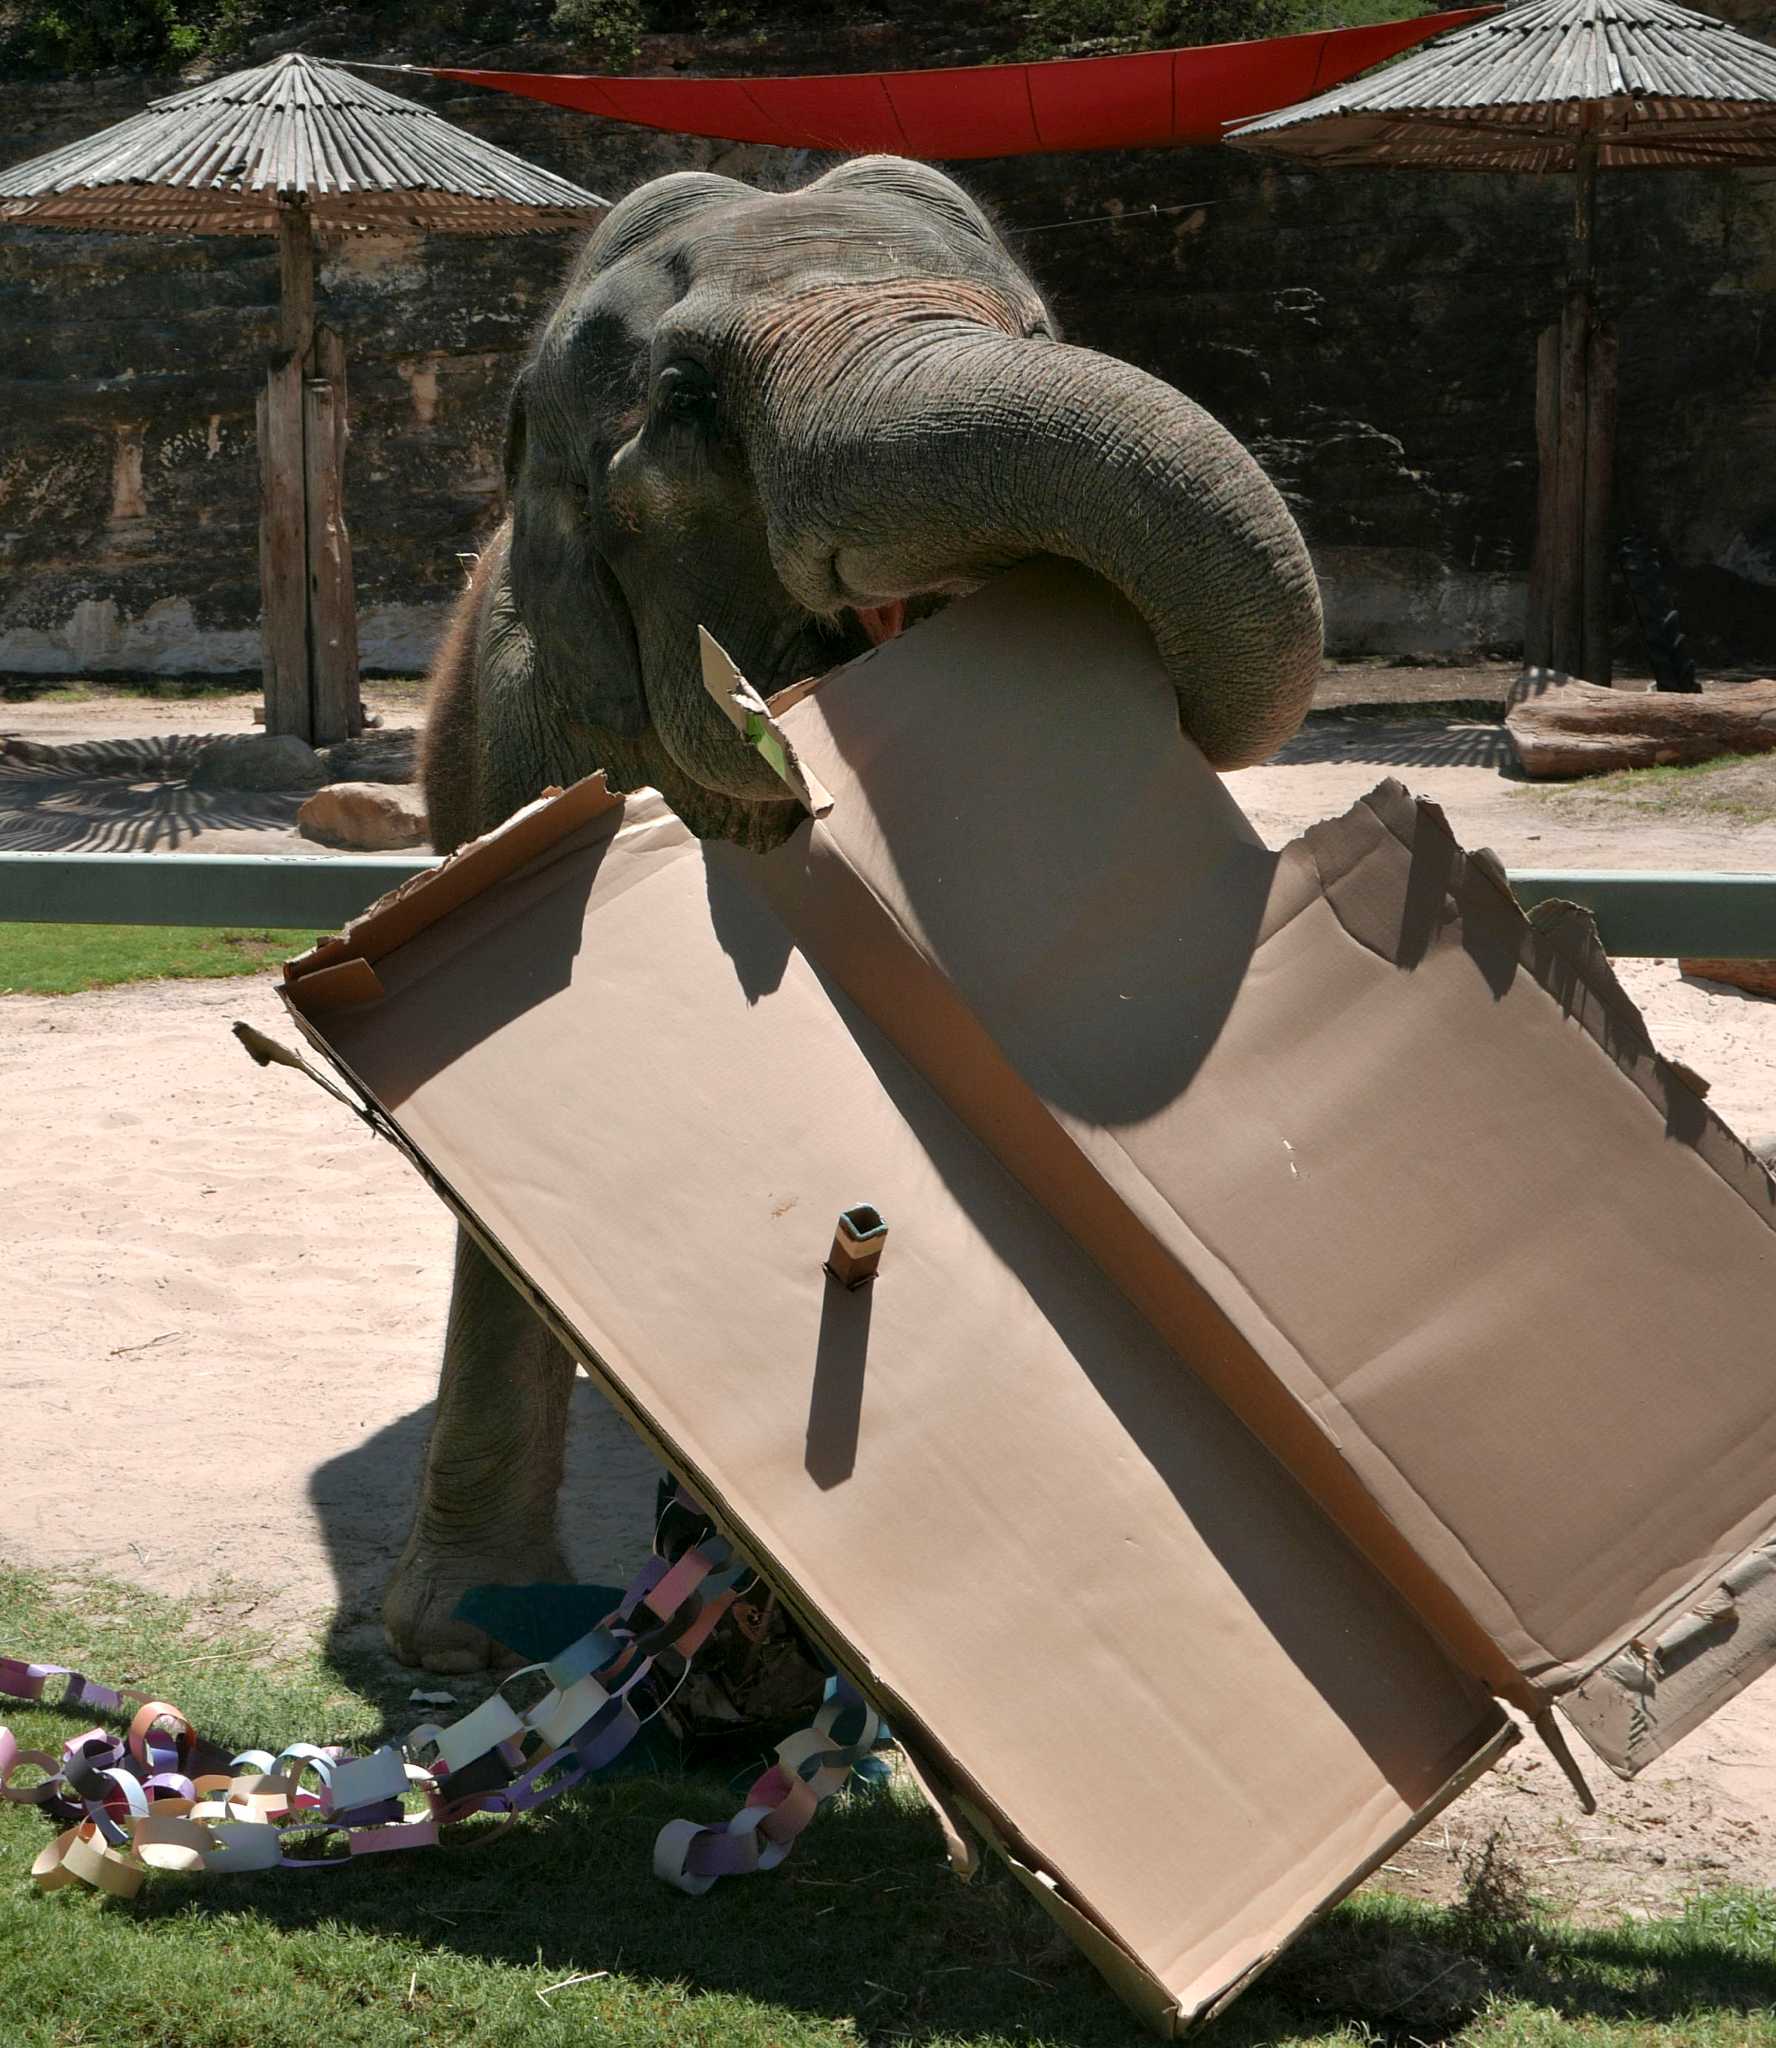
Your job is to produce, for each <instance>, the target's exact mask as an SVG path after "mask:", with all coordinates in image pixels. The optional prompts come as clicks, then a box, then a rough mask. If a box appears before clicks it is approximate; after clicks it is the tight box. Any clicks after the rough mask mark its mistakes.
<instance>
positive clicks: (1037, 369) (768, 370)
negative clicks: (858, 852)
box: [384, 156, 1322, 1671]
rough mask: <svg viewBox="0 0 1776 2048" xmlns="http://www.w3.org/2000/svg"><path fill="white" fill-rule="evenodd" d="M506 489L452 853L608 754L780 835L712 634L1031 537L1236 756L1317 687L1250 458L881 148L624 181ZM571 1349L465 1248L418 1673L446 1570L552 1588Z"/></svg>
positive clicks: (777, 622) (776, 839) (411, 1624)
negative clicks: (756, 167)
mask: <svg viewBox="0 0 1776 2048" xmlns="http://www.w3.org/2000/svg"><path fill="white" fill-rule="evenodd" d="M505 477H506V499H507V504H508V505H509V508H510V512H509V517H508V518H507V520H506V521H505V523H504V524H503V525H501V526H500V527H499V529H498V531H497V532H496V533H495V534H494V535H493V537H492V539H491V541H490V542H489V544H488V545H487V547H486V548H485V550H484V551H483V553H482V554H481V556H480V558H479V561H478V563H477V565H476V567H475V570H474V573H473V576H472V580H471V582H470V586H469V588H468V590H467V591H466V592H465V594H464V595H463V597H462V599H461V601H460V603H459V605H458V607H457V610H456V612H455V614H454V616H453V618H452V620H451V622H450V624H449V626H448V629H447V631H446V634H445V637H444V640H443V642H442V644H441V648H440V652H439V656H438V659H437V661H436V662H435V664H434V668H433V674H432V680H431V685H430V696H429V703H428V722H427V731H426V735H425V743H424V750H423V756H422V762H421V777H422V782H423V786H424V795H425V801H426V806H427V810H428V813H429V818H430V824H431V831H432V835H433V841H434V844H435V845H436V846H437V848H438V849H439V850H440V851H441V852H449V851H451V850H453V849H454V848H455V847H457V846H459V845H460V844H462V843H463V842H464V841H465V840H466V839H469V838H471V837H474V836H476V835H477V834H479V833H482V832H484V831H487V830H489V829H490V828H492V827H493V826H495V825H497V824H498V823H500V822H501V820H502V819H504V818H506V817H508V816H509V815H510V814H511V813H512V811H514V810H515V809H516V808H518V807H519V806H520V805H522V804H524V803H527V802H529V801H530V800H531V799H533V798H534V797H536V796H537V795H538V794H539V792H541V791H542V790H543V789H544V788H545V787H547V786H549V785H560V786H566V785H567V784H569V783H571V782H573V781H575V780H576V779H577V778H579V777H581V776H585V775H588V774H590V773H591V772H592V771H593V770H595V769H600V768H602V769H603V770H604V772H605V774H606V776H607V777H608V778H609V781H610V783H611V786H612V787H613V788H616V789H633V788H637V787H642V786H650V787H652V788H654V789H657V790H658V791H659V792H660V793H661V794H662V796H663V797H664V798H665V799H666V801H667V802H668V803H669V804H670V805H671V807H672V809H673V810H674V811H676V812H677V814H678V815H679V817H680V818H681V819H682V820H683V821H684V823H685V824H686V825H687V826H688V827H689V828H690V829H691V830H692V831H693V832H694V833H696V834H698V835H699V836H701V837H704V838H723V839H727V840H731V841H733V842H735V843H737V844H738V845H740V846H741V847H744V848H749V849H751V850H753V851H754V852H755V853H757V854H759V855H761V856H763V855H766V854H768V853H769V851H770V850H771V849H772V848H773V847H775V846H777V845H779V844H780V843H781V842H782V841H784V840H785V839H786V838H787V837H788V836H789V835H790V834H791V833H793V832H794V831H795V830H796V829H797V827H798V826H799V825H800V824H801V823H802V822H803V821H804V818H805V813H804V812H803V811H802V809H801V808H800V806H799V805H797V804H796V802H795V801H794V800H793V798H791V797H790V795H789V793H788V791H787V790H786V787H785V785H784V784H783V783H782V782H781V781H780V780H778V778H777V777H776V775H775V774H774V773H773V772H772V770H771V769H770V767H769V766H768V765H767V764H766V763H765V762H764V761H763V760H762V759H761V757H760V756H759V754H758V753H756V752H755V751H754V750H753V749H752V748H751V747H749V746H748V745H746V744H745V742H744V741H743V740H742V738H741V737H740V736H739V735H738V734H737V733H736V731H735V729H734V728H733V726H732V725H731V724H730V723H729V722H728V720H727V719H726V718H725V717H724V716H723V714H722V712H721V710H720V709H719V708H718V707H717V705H716V704H715V703H714V702H713V701H712V700H711V698H710V696H709V695H708V694H707V692H706V690H705V688H704V685H703V682H702V678H701V672H700V663H699V649H698V634H697V629H698V627H699V626H702V627H706V628H707V629H708V630H709V632H710V633H711V634H712V635H713V636H714V638H715V639H716V640H717V641H718V642H719V643H720V644H721V646H722V647H723V648H725V649H726V650H727V652H728V653H729V654H730V655H731V656H732V658H733V659H734V661H735V662H736V663H737V665H738V666H739V668H740V670H741V672H742V673H743V674H744V675H745V676H746V677H747V678H748V679H749V680H750V681H751V682H752V683H753V685H754V686H755V687H756V688H757V689H758V690H759V691H760V692H761V693H762V694H764V695H766V696H769V695H770V694H772V693H773V692H774V691H776V690H778V689H780V688H783V687H784V686H786V685H788V684H789V683H791V682H794V681H797V680H799V679H801V678H803V677H806V676H809V675H814V674H819V673H822V672H824V671H825V670H827V669H829V668H831V667H833V666H834V665H835V664H836V663H838V662H840V661H842V660H845V659H846V658H848V657H850V656H852V655H854V654H858V653H861V652H863V651H864V650H865V649H867V648H868V647H869V646H871V645H872V644H875V643H878V642H880V641H881V640H883V639H885V638H888V637H891V636H893V635H894V634H897V633H898V632H900V631H901V630H903V628H905V627H906V626H908V625H909V624H911V623H913V622H915V621H916V620H918V619H919V618H921V617H923V616H925V615H927V614H928V613H929V612H931V611H932V610H934V609H936V608H938V607H940V606H941V605H943V604H944V603H946V602H947V601H948V600H949V599H951V598H952V597H955V596H957V595H959V594H961V593H965V592H967V591H969V590H971V589H973V588H975V587H977V586H978V585H979V584H981V583H982V582H983V581H984V580H985V579H987V578H988V577H990V576H992V575H993V574H994V573H995V572H997V571H999V570H1001V569H1003V568H1006V567H1009V566H1010V565H1012V564H1014V563H1017V562H1020V561H1024V560H1026V559H1028V558H1030V557H1032V556H1061V557H1065V558H1067V559H1070V560H1072V561H1075V562H1078V563H1081V564H1083V565H1085V566H1086V567H1087V568H1088V569H1089V570H1091V571H1093V572H1094V573H1096V574H1097V575H1098V576H1100V577H1102V578H1104V579H1105V580H1107V581H1108V582H1109V583H1111V584H1112V585H1114V586H1115V587H1116V588H1117V589H1118V590H1120V591H1121V592H1122V593H1123V595H1124V596H1125V597H1126V598H1127V599H1128V600H1129V601H1130V602H1131V603H1132V604H1133V605H1134V606H1135V607H1136V609H1137V610H1138V611H1139V613H1140V614H1141V615H1142V617H1143V618H1144V619H1145V621H1146V623H1147V625H1148V627H1149V630H1150V631H1151V633H1152V635H1153V639H1154V642H1155V644H1156V646H1157V648H1158V651H1159V654H1160V657H1161V659H1162V661H1163V662H1164V665H1165V668H1166V672H1167V674H1168V676H1169V678H1170V680H1171V682H1172V684H1173V687H1174V688H1175V690H1176V692H1177V697H1178V707H1179V718H1180V722H1181V725H1182V728H1183V730H1184V731H1185V732H1186V733H1187V734H1188V735H1189V736H1190V737H1191V739H1193V740H1194V742H1195V743H1196V745H1197V746H1198V747H1200V748H1201V749H1202V751H1203V752H1204V753H1205V754H1206V755H1207V757H1208V758H1209V760H1210V761H1211V762H1212V763H1214V764H1215V765H1216V766H1217V767H1221V768H1234V767H1238V766H1241V765H1244V764H1247V763H1250V762H1254V761H1257V760H1260V759H1262V758H1264V757H1265V756H1266V755H1268V754H1269V753H1271V752H1273V751H1274V750H1275V749H1276V747H1278V746H1279V745H1280V744H1281V743H1282V742H1283V741H1284V740H1285V739H1287V738H1288V737H1289V735H1290V734H1291V733H1293V732H1294V730H1295V729H1296V727H1297V726H1298V725H1299V723H1300V721H1301V719H1302V718H1303V716H1304V715H1305V712H1306V710H1307V706H1308V703H1309V701H1310V698H1311V696H1312V692H1313V687H1314V681H1315V677H1316V675H1317V673H1318V668H1319V662H1320V655H1321V645H1322V624H1321V611H1320V597H1319V589H1318V585H1317V583H1316V581H1315V577H1314V572H1313V568H1312V565H1311V563H1310V561H1309V558H1308V553H1307V549H1306V546H1305V544H1304V542H1303V540H1302V537H1301V534H1300V532H1299V531H1298V529H1297V527H1296V524H1295V522H1294V520H1293V518H1292V517H1291V516H1290V513H1289V511H1288V509H1287V507H1286V506H1285V504H1284V502H1283V500H1282V498H1281V496H1280V495H1279V493H1278V492H1277V490H1276V489H1275V488H1274V486H1273V485H1272V484H1271V482H1270V481H1269V479H1268V478H1267V477H1266V476H1265V475H1264V473H1263V471H1262V470H1261V469H1260V468H1259V466H1258V464H1257V463H1256V462H1255V461H1254V460H1253V459H1252V457H1251V456H1250V455H1249V454H1248V453H1247V452H1246V450H1245V449H1244V448H1243V447H1241V445H1240V444H1239V443H1238V442H1237V441H1236V440H1235V439H1234V438H1233V436H1232V435H1231V434H1229V433H1228V432H1227V431H1226V429H1225V428H1223V427H1222V426H1221V425H1220V424H1219V423H1218V422H1217V421H1215V420H1214V419H1213V418H1212V417H1211V416H1210V415H1209V414H1208V413H1207V412H1205V411H1204V410H1203V409H1202V408H1200V407H1199V406H1197V405H1195V404H1194V403H1193V402H1192V401H1191V400H1189V399H1188V398H1186V397H1184V396H1182V395H1181V394H1180V393H1179V392H1177V391H1175V390H1173V389H1172V388H1171V387H1170V386H1169V385H1167V384H1165V383H1163V382H1161V381H1160V380H1159V379H1158V378H1156V377H1153V376H1150V375H1148V374H1146V373H1145V372H1143V371H1141V370H1139V369H1136V368H1134V367H1132V366H1131V365H1129V364H1127V363H1123V362H1120V361H1117V360H1116V359H1114V358H1111V357H1108V356H1104V355H1100V354H1096V353H1094V352H1092V351H1090V350H1087V349H1084V348H1081V347H1076V346H1073V345H1070V344H1069V343H1067V342H1065V341H1063V340H1062V339H1061V337H1060V335H1059V333H1058V332H1057V329H1056V323H1055V320H1054V318H1053V316H1052V314H1051V313H1050V311H1049V309H1048V306H1047V305H1046V303H1045V301H1044V299H1043V297H1042V295H1041V293H1040V292H1039V291H1038V290H1037V288H1036V286H1035V284H1034V283H1033V282H1032V280H1031V278H1030V277H1029V276H1028V275H1027V273H1026V272H1025V270H1024V269H1023V268H1022V267H1021V266H1020V264H1019V263H1018V261H1017V260H1016V258H1015V257H1014V256H1013V255H1012V253H1011V252H1010V250H1009V249H1008V248H1007V246H1006V243H1005V240H1004V239H1002V237H1001V236H1000V234H999V233H998V232H997V231H996V230H995V228H994V226H993V225H992V224H991V222H990V221H989V220H988V218H987V216H986V214H985V213H984V212H983V210H982V209H981V208H980V207H979V206H978V205H977V204H976V203H975V202H974V201H973V199H971V198H970V197H969V195H968V194H967V193H966V192H965V191H964V190H963V189H962V188H961V187H960V186H959V185H957V184H955V183H954V182H952V180H951V179H949V178H948V177H946V176H945V175H943V174H942V173H941V172H939V171H937V170H934V169H931V168H929V167H928V166H925V165H922V164H918V163H913V162H909V161H905V160H903V159H900V158H896V157H883V156H874V157H862V158H858V159H854V160H852V161H850V162H846V163H843V164H841V165H840V166H838V167H837V168H836V169H833V170H830V171H828V172H827V173H826V174H825V175H824V176H821V177H819V178H817V179H815V180H814V181H813V182H812V183H810V184H807V185H806V186H804V187H803V188H802V189H800V190H797V191H793V192H764V191H759V190H755V189H754V188H752V187H750V186H748V185H745V184H742V183H739V182H737V181H736V180H734V179H731V178H726V177H721V176H716V175H714V174H709V173H703V172H682V173H677V174H674V175H672V176H669V177H663V178H660V179H658V180H656V181H654V182H652V183H650V184H647V185H645V186H643V187H641V188H639V189H638V190H636V191H634V192H632V193H630V194H629V195H628V196H627V197H626V198H624V199H623V200H622V201H621V202H620V203H619V204H617V205H616V206H615V207H613V208H612V210H611V211H610V212H609V213H608V214H607V215H606V216H605V217H604V219H603V220H602V221H601V222H600V224H599V226H598V228H597V229H596V231H595V232H594V233H593V235H592V236H591V238H590V240H589V241H588V242H587V243H586V245H585V246H584V248H583V249H582V250H581V251H580V252H579V254H578V255H577V257H576V258H575V259H574V261H573V264H572V267H571V270H570V273H569V276H568V279H567V282H566V285H565V287H564V289H563V292H562V294H561V297H560V299H559V301H558V303H557V304H556V305H555V307H554V309H553V311H552V312H551V313H550V314H549V316H548V317H547V319H546V320H545V322H544V323H543V326H542V328H541V330H540V332H539V334H538V335H537V337H536V339H535V341H534V344H533V346H532V348H531V351H530V353H529V356H528V359H527V361H526V362H525V364H524V367H523V368H522V370H521V371H520V373H519V375H518V377H517V380H516V385H515V388H514V391H513V394H512V401H511V407H510V412H509V417H508V425H507V433H506V447H505ZM1087 715H1089V706H1088V705H1085V704H1082V706H1081V716H1082V719H1083V718H1084V717H1086V716H1087ZM1154 886H1155V887H1164V886H1165V878H1164V877H1163V876H1155V877H1154ZM573 1370H574V1368H573V1365H572V1363H571V1361H570V1359H569V1357H568V1355H567V1353H566V1352H565V1351H564V1350H563V1349H562V1348H561V1347H560V1346H559V1344H558V1343H557V1342H556V1341H555V1340H554V1338H553V1337H552V1336H551V1335H550V1334H549V1333H548V1332H546V1331H545V1330H544V1328H543V1327H542V1325H541V1324H540V1323H539V1322H537V1321H536V1319H535V1318H534V1317H533V1316H532V1315H531V1313H530V1311H529V1310H528V1309H527V1308H526V1307H525V1306H524V1305H523V1303H522V1302H521V1301H520V1300H519V1299H518V1297H517V1296H516V1295H515V1294H514V1292H513V1291H512V1289H511V1288H510V1287H509V1285H508V1284H507V1283H506V1281H505V1280H504V1279H503V1278H502V1277H501V1276H500V1274H499V1273H498V1272H497V1271H496V1269H495V1268H494V1267H493V1266H492V1265H491V1264H490V1263H489V1262H488V1260H487V1259H486V1257H485V1256H484V1255H483V1254H482V1253H481V1252H480V1251H479V1250H478V1249H477V1248H476V1246H475V1245H474V1244H473V1243H472V1242H471V1241H470V1240H468V1239H467V1238H466V1237H463V1238H460V1239H459V1242H458V1249H457V1256H456V1270H455V1277H454V1291H453V1294H452V1298H451V1304H450V1311H449V1318H448V1326H447V1334H446V1338H445V1350H444V1362H443V1374H442V1379H441V1382H440V1388H439V1395H438V1403H437V1408H436V1411H435V1417H434V1421H433V1426H432V1433H431V1437H430V1441H429V1444H428V1447H427V1450H426V1453H425V1460H424V1467H423V1471H422V1475H421V1481H420V1497H419V1502H418V1507H417V1511H416V1515H415V1520H414V1524H413V1529H412V1533H411V1535H410V1537H409V1539H408V1542H407V1545H406V1548H405V1551H404V1552H403V1554H402V1557H401V1560H400V1563H399V1565H398V1567H397V1569H396V1571H395V1574H394V1577H393V1579H392V1581H391V1583H390V1586H389V1589H388V1593H387V1597H386V1600H385V1605H384V1622H385V1625H386V1628H387V1630H388V1634H389V1638H390V1641H391V1644H392V1646H393V1648H394V1650H395V1652H396V1654H397V1655H398V1656H400V1657H401V1658H402V1659H404V1660H405V1661H407V1662H410V1663H416V1664H422V1665H425V1666H428V1667H429V1668H431V1669H433V1670H439V1671H460V1670H466V1669H469V1668H471V1667H473V1666H475V1665H478V1664H481V1663H483V1662H486V1661H489V1660H490V1659H491V1658H492V1657H493V1656H494V1655H495V1654H496V1653H495V1651H494V1649H493V1646H492V1645H490V1643H489V1642H488V1640H487V1639H486V1638H485V1637H483V1636H482V1635H481V1634H480V1633H479V1632H478V1631H476V1630H474V1629H472V1628H470V1627H468V1626H466V1625H465V1624H464V1623H462V1622H459V1621H456V1620H454V1619H453V1618H452V1609H453V1608H454V1606H455V1604H456V1601H457V1599H458V1597H459V1595H460V1594H461V1592H462V1591H463V1589H464V1588H466V1587H468V1586H470V1585H474V1584H478V1583H482V1582H497V1581H521V1580H525V1579H531V1578H539V1577H540V1578H559V1577H563V1576H566V1575H567V1573H566V1568H565V1566H564V1564H563V1561H562V1559H561V1556H560V1552H559V1548H558V1543H557V1534H556V1495H557V1493H558V1491H559V1487H560V1481H561V1472H562V1455H563V1437H564V1431H565V1427H566V1415H567V1407H568V1396H569V1391H570V1385H571V1380H572V1376H573Z"/></svg>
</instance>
